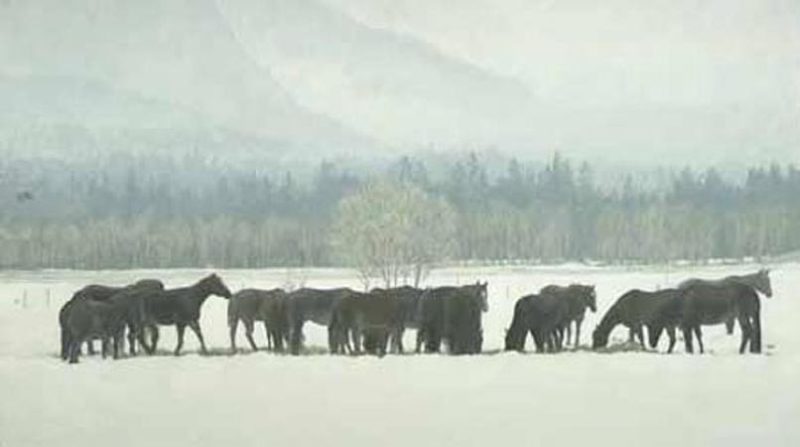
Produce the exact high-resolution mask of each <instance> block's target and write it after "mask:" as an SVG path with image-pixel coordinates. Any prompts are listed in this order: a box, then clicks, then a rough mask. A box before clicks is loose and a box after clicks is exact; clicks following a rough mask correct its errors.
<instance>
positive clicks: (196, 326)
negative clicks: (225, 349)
mask: <svg viewBox="0 0 800 447" xmlns="http://www.w3.org/2000/svg"><path fill="white" fill-rule="evenodd" d="M245 325H246V324H245ZM189 327H190V328H192V332H194V335H195V336H197V340H198V341H199V342H200V351H201V352H202V353H203V354H208V350H207V349H206V341H205V340H203V331H201V330H200V323H199V322H198V321H196V320H195V321H192V322H191V323H189ZM249 330H250V335H249V336H248V337H247V338H248V339H250V343H252V345H253V349H256V348H255V343H253V325H252V324H251V325H250V328H249Z"/></svg>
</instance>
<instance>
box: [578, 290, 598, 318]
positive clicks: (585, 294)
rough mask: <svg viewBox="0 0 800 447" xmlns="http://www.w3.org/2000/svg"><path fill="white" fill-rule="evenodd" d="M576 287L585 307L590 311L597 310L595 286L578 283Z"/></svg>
mask: <svg viewBox="0 0 800 447" xmlns="http://www.w3.org/2000/svg"><path fill="white" fill-rule="evenodd" d="M577 287H578V290H579V293H580V297H581V299H582V300H583V303H584V304H585V305H586V307H588V308H589V309H590V310H591V311H592V312H597V291H596V290H595V286H593V285H592V286H584V285H578V286H577Z"/></svg>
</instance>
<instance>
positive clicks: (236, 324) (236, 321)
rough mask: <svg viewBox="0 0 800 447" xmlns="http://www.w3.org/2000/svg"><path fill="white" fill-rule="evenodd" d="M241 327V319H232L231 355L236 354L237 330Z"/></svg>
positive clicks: (230, 330)
mask: <svg viewBox="0 0 800 447" xmlns="http://www.w3.org/2000/svg"><path fill="white" fill-rule="evenodd" d="M238 327H239V318H232V319H231V322H230V328H229V332H230V338H231V354H236V329H238Z"/></svg>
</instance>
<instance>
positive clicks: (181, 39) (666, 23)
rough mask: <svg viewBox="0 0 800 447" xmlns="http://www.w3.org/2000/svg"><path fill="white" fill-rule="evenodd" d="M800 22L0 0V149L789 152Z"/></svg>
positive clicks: (742, 16) (630, 156)
mask: <svg viewBox="0 0 800 447" xmlns="http://www.w3.org/2000/svg"><path fill="white" fill-rule="evenodd" d="M601 5H602V6H601ZM797 23H800V5H798V4H797V3H796V2H792V1H744V0H737V1H725V2H722V1H718V2H696V1H686V0H679V1H656V2H647V3H646V4H644V3H642V2H639V1H634V0H614V1H611V2H602V4H600V3H596V2H590V1H568V2H553V1H522V0H505V1H489V0H468V1H458V2H455V1H443V0H439V1H425V2H422V1H410V0H391V1H390V0H292V1H288V0H268V1H255V0H217V1H214V0H192V1H188V0H165V1H155V0H145V1H137V2H134V3H132V2H124V1H108V2H94V1H88V0H72V1H45V0H26V1H19V0H5V1H3V2H0V95H2V104H3V105H2V106H1V107H0V148H2V150H3V151H4V152H5V153H30V152H37V151H45V152H47V153H50V154H53V153H55V154H60V155H68V156H71V155H73V154H77V153H80V152H81V150H82V147H84V146H89V145H92V146H96V147H101V148H108V149H109V150H110V149H118V150H123V151H127V150H137V151H147V150H161V151H167V152H169V151H178V150H181V149H185V148H186V147H187V146H191V147H192V148H193V150H201V151H211V152H219V151H220V149H219V147H220V146H222V147H225V148H227V150H231V151H235V150H236V149H239V148H241V147H242V146H246V147H247V150H248V151H255V152H265V153H270V154H273V155H272V156H274V157H278V156H281V155H282V154H285V153H287V152H290V153H292V154H294V155H302V156H308V157H318V156H320V155H322V156H326V157H327V156H334V155H340V154H345V155H347V156H351V157H355V158H369V157H371V156H374V155H375V154H376V153H382V154H395V153H398V152H400V153H416V152H420V151H423V152H424V151H430V150H435V151H443V152H449V151H469V150H486V149H490V150H496V151H499V152H502V153H506V154H511V155H517V156H521V157H523V158H529V159H543V158H545V157H548V156H550V155H551V154H552V153H553V152H555V151H559V152H561V153H564V154H566V155H567V156H570V157H574V158H579V159H586V160H589V161H592V162H603V163H616V164H636V165H651V164H666V165H678V166H681V165H686V164H690V165H719V166H728V167H739V168H741V167H743V166H748V165H752V164H760V163H767V162H797V161H800V149H799V148H798V142H800V128H799V126H798V122H799V121H798V118H800V108H798V106H797V104H800V82H798V79H799V78H798V71H799V70H798V69H800V61H799V60H798V57H797V56H796V55H797V54H800V28H798V27H797ZM42 134H47V135H51V136H52V138H50V139H45V140H43V139H42V137H41V135H42ZM51 140H55V141H69V142H70V143H69V144H64V147H61V145H59V144H53V143H52V141H51ZM243 141H245V142H246V143H242V142H243ZM87 142H91V144H88V143H87ZM220 142H221V143H220ZM103 150H105V149H103ZM222 150H226V149H222Z"/></svg>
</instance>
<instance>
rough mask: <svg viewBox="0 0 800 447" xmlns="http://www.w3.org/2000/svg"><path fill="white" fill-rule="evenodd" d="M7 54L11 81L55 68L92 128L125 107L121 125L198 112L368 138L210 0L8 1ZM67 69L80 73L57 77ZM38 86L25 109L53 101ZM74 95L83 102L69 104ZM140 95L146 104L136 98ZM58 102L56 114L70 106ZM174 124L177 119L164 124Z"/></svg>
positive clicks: (269, 133) (278, 134)
mask: <svg viewBox="0 0 800 447" xmlns="http://www.w3.org/2000/svg"><path fill="white" fill-rule="evenodd" d="M45 30H46V31H45ZM0 55H2V56H0V57H2V60H0V62H1V63H2V64H1V65H0V66H1V67H2V71H3V73H2V74H4V75H5V77H6V78H9V77H10V78H16V80H11V81H6V82H13V83H17V84H25V83H26V82H33V81H28V80H27V79H29V78H37V77H47V78H50V79H51V82H50V83H49V85H48V87H47V89H46V90H47V91H48V92H49V93H50V94H52V95H54V96H55V98H57V99H60V100H62V101H61V104H60V106H61V107H67V108H69V107H72V108H84V109H86V110H85V111H86V113H87V114H86V116H85V117H83V118H82V122H83V124H84V125H85V126H86V127H87V128H90V129H91V128H93V127H95V126H96V125H97V122H96V119H95V118H96V117H97V116H99V115H112V116H113V115H117V116H118V117H119V118H120V120H119V121H121V124H120V126H124V127H132V128H138V127H141V123H140V122H139V119H140V118H142V115H148V113H152V114H153V115H155V116H161V115H163V114H164V113H167V114H169V115H171V117H176V116H177V115H187V114H188V115H194V116H196V117H197V119H196V120H195V119H194V118H193V119H192V120H193V121H195V123H194V124H195V127H198V128H200V129H202V128H205V127H208V125H214V126H218V127H221V128H225V129H230V130H232V131H235V132H242V133H247V134H251V135H254V136H259V137H265V138H269V139H279V140H286V141H289V142H292V143H300V144H312V145H319V146H323V145H325V146H327V147H329V148H332V149H335V148H341V147H349V146H351V145H358V144H363V143H364V139H363V138H361V137H360V136H359V135H357V134H355V133H354V132H351V131H349V130H347V129H345V128H344V127H342V126H340V125H339V124H337V123H335V122H334V121H332V120H330V119H328V118H327V117H324V116H321V115H318V114H315V113H312V112H310V111H309V110H307V109H305V108H303V107H301V106H300V105H298V104H297V103H296V101H294V99H293V98H292V97H291V95H289V94H288V93H286V92H285V91H284V90H283V88H282V87H281V86H280V85H279V84H277V83H276V82H275V81H274V79H272V77H271V76H270V73H269V70H267V69H265V68H263V67H261V66H259V65H258V64H256V63H254V62H253V61H252V60H250V58H249V57H248V56H247V55H246V54H245V53H244V52H243V50H242V48H241V46H240V45H239V43H238V42H237V41H236V39H235V38H234V37H233V35H232V34H231V32H230V30H229V27H228V25H227V23H226V22H225V20H224V19H223V17H222V16H221V15H220V14H219V12H218V10H217V9H216V6H215V2H213V1H210V0H201V1H184V0H168V1H154V0H153V1H137V2H125V1H112V2H103V3H97V2H91V1H71V2H46V1H33V2H17V1H13V2H6V3H4V4H2V6H0ZM64 78H66V79H69V80H70V81H66V82H64V83H63V84H61V85H58V83H57V82H56V81H53V80H55V79H64ZM20 79H21V80H20ZM75 80H79V81H83V82H86V83H87V84H90V85H93V86H96V88H97V89H99V90H105V91H114V92H115V93H114V96H115V99H114V100H113V101H104V100H101V101H97V102H92V101H91V99H90V97H91V95H92V94H93V93H92V92H89V95H88V96H86V97H82V96H83V95H82V93H81V88H78V89H77V90H76V89H75V87H76V84H75ZM58 90H60V92H59V91H58ZM29 93H31V95H28V97H27V98H26V99H27V100H30V101H33V102H38V103H39V104H38V105H37V104H29V105H27V106H26V107H25V109H27V110H31V109H38V110H39V111H40V112H46V111H47V110H50V109H51V106H52V105H53V103H52V101H51V98H49V97H48V96H47V95H37V94H35V93H34V92H32V91H30V90H29ZM68 99H69V100H74V104H72V105H69V106H66V104H64V100H68ZM132 103H137V104H138V106H137V107H135V108H134V109H137V110H131V108H130V107H128V106H129V105H130V104H132ZM145 103H149V104H150V106H152V107H151V110H150V112H148V113H142V112H144V111H145V110H144V109H145V108H147V107H144V108H143V107H139V106H144V105H145ZM170 108H171V109H174V112H171V111H168V109H170ZM9 109H11V107H9ZM52 109H53V113H54V118H55V117H56V116H58V114H59V113H60V112H59V110H58V107H54V108H52ZM89 109H94V110H89ZM11 110H12V111H14V110H16V108H14V109H11ZM129 112H131V113H130V114H129V115H127V116H126V114H128V113H129ZM7 113H8V112H7ZM23 113H24V110H23ZM40 116H41V113H40ZM72 118H79V117H78V116H73V117H72ZM4 119H5V118H4ZM103 119H104V120H105V118H103ZM178 121H180V124H181V126H183V125H185V124H187V122H186V120H184V119H182V118H181V119H179V120H178ZM173 124H174V123H173V121H172V119H169V120H166V121H165V122H163V123H161V124H160V127H163V128H165V129H169V128H171V127H172V126H173Z"/></svg>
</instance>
